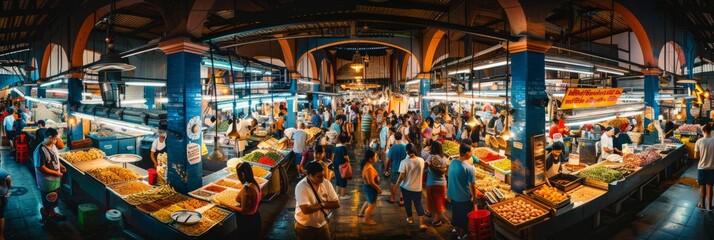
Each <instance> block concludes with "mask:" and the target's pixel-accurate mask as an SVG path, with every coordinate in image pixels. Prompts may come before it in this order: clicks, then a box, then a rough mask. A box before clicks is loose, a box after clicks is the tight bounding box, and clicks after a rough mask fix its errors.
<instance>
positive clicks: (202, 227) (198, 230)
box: [176, 218, 215, 236]
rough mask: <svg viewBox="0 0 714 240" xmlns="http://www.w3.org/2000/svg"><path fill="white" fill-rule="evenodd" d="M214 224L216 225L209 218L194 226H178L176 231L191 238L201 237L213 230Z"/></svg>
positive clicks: (202, 219)
mask: <svg viewBox="0 0 714 240" xmlns="http://www.w3.org/2000/svg"><path fill="white" fill-rule="evenodd" d="M213 224H215V222H214V221H212V220H210V219H207V218H201V220H200V221H198V223H196V224H194V225H180V224H179V225H176V229H178V230H179V231H181V232H183V233H185V234H186V235H189V236H199V235H201V234H203V233H204V232H206V231H207V230H208V229H209V228H211V227H212V226H213Z"/></svg>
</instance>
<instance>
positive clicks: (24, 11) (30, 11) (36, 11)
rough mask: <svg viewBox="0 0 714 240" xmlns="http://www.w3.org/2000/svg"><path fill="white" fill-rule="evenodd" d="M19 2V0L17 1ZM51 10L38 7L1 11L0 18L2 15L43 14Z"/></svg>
mask: <svg viewBox="0 0 714 240" xmlns="http://www.w3.org/2000/svg"><path fill="white" fill-rule="evenodd" d="M18 2H19V1H18ZM51 11H52V10H50V9H45V8H40V9H20V10H12V11H1V12H0V18H3V17H19V16H28V15H45V14H49V13H51Z"/></svg>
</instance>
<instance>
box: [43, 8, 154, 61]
mask: <svg viewBox="0 0 714 240" xmlns="http://www.w3.org/2000/svg"><path fill="white" fill-rule="evenodd" d="M141 2H143V0H120V1H117V3H116V4H117V8H123V7H126V6H131V5H134V4H137V3H141ZM109 7H110V6H109V5H106V6H103V7H101V8H99V9H97V10H96V11H94V12H93V13H91V14H89V16H87V17H86V18H85V19H84V22H82V25H81V26H80V27H79V31H78V32H77V38H75V40H74V48H73V49H72V60H71V62H70V64H71V66H72V68H78V67H82V65H83V64H84V63H83V56H84V49H85V47H86V46H87V39H89V34H90V33H92V29H94V24H95V22H94V21H95V20H99V18H100V17H102V16H104V15H106V14H107V13H109ZM95 50H96V49H95ZM43 62H44V60H43ZM43 65H44V63H43Z"/></svg>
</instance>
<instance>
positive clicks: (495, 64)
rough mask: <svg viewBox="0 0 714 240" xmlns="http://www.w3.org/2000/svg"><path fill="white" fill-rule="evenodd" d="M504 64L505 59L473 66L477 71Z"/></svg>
mask: <svg viewBox="0 0 714 240" xmlns="http://www.w3.org/2000/svg"><path fill="white" fill-rule="evenodd" d="M508 63H510V62H508ZM505 65H506V61H500V62H495V63H489V64H486V65H482V66H476V67H474V70H476V71H478V70H483V69H488V68H493V67H499V66H505Z"/></svg>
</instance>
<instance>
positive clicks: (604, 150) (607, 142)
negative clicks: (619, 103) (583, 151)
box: [600, 127, 615, 160]
mask: <svg viewBox="0 0 714 240" xmlns="http://www.w3.org/2000/svg"><path fill="white" fill-rule="evenodd" d="M613 135H615V129H614V128H612V127H607V128H606V129H605V133H603V134H602V136H600V160H604V159H606V158H607V157H608V156H610V154H612V153H613V147H612V136H613Z"/></svg>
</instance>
